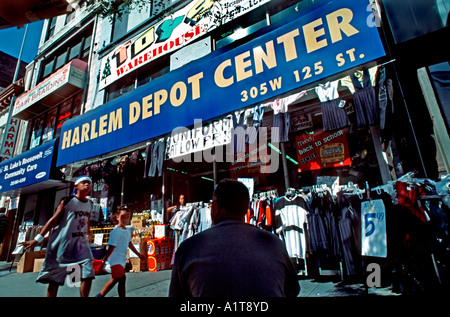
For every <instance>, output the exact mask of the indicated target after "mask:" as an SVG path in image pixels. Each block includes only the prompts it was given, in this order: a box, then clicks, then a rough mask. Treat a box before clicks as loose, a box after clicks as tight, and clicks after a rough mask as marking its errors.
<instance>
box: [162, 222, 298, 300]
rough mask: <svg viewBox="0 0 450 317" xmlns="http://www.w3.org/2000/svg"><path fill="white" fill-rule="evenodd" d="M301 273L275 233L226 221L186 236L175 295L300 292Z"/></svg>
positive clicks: (172, 293) (174, 274)
mask: <svg viewBox="0 0 450 317" xmlns="http://www.w3.org/2000/svg"><path fill="white" fill-rule="evenodd" d="M299 290H300V287H299V284H298V281H297V275H296V273H295V270H294V267H293V264H292V262H291V261H290V259H289V257H288V255H287V252H286V249H285V246H284V244H283V243H282V241H281V240H280V239H278V238H277V237H276V236H275V235H273V234H271V233H268V232H265V231H263V230H261V229H259V228H256V227H254V226H251V225H248V224H246V223H244V222H242V221H238V220H225V221H222V222H220V223H219V224H218V225H216V226H214V227H212V228H211V229H208V230H206V231H204V232H202V233H200V234H198V235H196V236H193V237H191V238H189V239H187V240H185V241H184V242H183V243H182V244H181V245H180V247H179V248H178V250H177V253H176V257H175V265H174V267H173V271H172V281H171V286H170V292H169V295H170V296H185V297H187V296H194V297H280V296H297V294H298V292H299Z"/></svg>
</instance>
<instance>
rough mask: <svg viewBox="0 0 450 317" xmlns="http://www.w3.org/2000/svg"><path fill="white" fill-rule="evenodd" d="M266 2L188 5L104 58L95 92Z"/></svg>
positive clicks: (219, 0) (202, 0) (209, 0)
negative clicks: (97, 87)
mask: <svg viewBox="0 0 450 317" xmlns="http://www.w3.org/2000/svg"><path fill="white" fill-rule="evenodd" d="M269 1H270V0H241V1H236V0H198V1H191V2H190V3H189V4H188V5H186V6H185V7H184V8H183V9H181V10H178V11H177V12H175V13H174V14H173V15H170V16H169V17H167V18H165V19H164V20H162V21H160V22H158V23H156V24H155V25H152V26H151V27H150V28H148V29H146V30H145V31H144V32H142V33H140V34H139V35H137V36H136V37H134V38H132V39H131V40H129V41H127V42H125V43H122V44H121V45H119V47H118V48H117V49H115V50H114V51H113V52H111V53H110V54H108V55H107V56H106V57H104V58H103V60H102V67H101V70H102V77H101V81H100V86H99V89H103V88H104V87H106V86H107V85H109V84H111V83H112V82H114V81H116V80H117V79H119V78H121V77H123V76H125V75H127V74H129V73H130V72H131V71H133V70H135V69H137V68H139V67H141V66H143V65H145V64H147V63H149V62H151V61H153V60H155V59H157V58H158V57H161V56H163V55H165V54H167V53H169V52H172V51H174V50H176V49H179V48H181V47H182V46H184V45H186V44H188V43H190V42H192V41H194V40H195V39H197V38H198V37H199V36H201V35H203V34H205V33H206V32H208V31H210V30H212V29H215V28H216V27H217V26H220V25H222V24H224V23H227V22H229V21H231V20H232V19H235V18H237V17H239V16H241V15H243V14H245V13H247V12H248V11H250V10H253V9H255V8H257V7H259V6H261V5H263V4H265V3H267V2H269Z"/></svg>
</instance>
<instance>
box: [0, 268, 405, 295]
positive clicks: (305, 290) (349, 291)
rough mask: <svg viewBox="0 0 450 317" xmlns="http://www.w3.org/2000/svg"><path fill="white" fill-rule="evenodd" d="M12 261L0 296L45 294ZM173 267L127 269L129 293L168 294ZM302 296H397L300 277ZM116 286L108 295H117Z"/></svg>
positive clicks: (1, 274)
mask: <svg viewBox="0 0 450 317" xmlns="http://www.w3.org/2000/svg"><path fill="white" fill-rule="evenodd" d="M10 266H11V264H10V263H6V262H0V297H45V295H46V290H47V286H46V285H44V284H40V283H36V277H37V275H38V273H32V272H29V273H21V274H19V273H16V264H14V266H13V269H12V270H11V272H9V268H10ZM171 272H172V271H171V270H165V271H159V272H137V273H132V272H128V273H127V282H126V290H127V297H167V295H168V292H169V285H170V278H171ZM110 278H111V276H110V275H109V274H104V275H97V276H96V278H95V280H94V281H93V283H92V288H91V293H90V296H91V297H93V296H95V295H96V294H98V293H99V292H100V290H101V289H102V288H103V286H104V285H105V283H106V282H107V281H108V280H109V279H110ZM299 283H300V288H301V291H300V294H299V297H343V296H365V295H376V296H396V295H398V294H396V293H393V292H392V291H391V290H390V288H389V287H384V288H368V289H367V288H365V287H364V285H363V284H345V283H342V282H340V281H332V280H321V281H316V280H311V279H300V280H299ZM58 296H59V297H79V288H77V287H69V286H67V285H64V286H61V287H60V288H59V292H58ZM117 296H118V295H117V286H116V287H114V288H113V289H112V290H111V291H110V292H109V293H108V294H107V296H106V297H117Z"/></svg>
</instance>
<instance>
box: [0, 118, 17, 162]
mask: <svg viewBox="0 0 450 317" xmlns="http://www.w3.org/2000/svg"><path fill="white" fill-rule="evenodd" d="M19 125H20V120H19V119H17V118H11V119H10V121H9V124H7V125H6V128H5V133H6V138H5V143H3V144H2V145H1V146H0V147H1V153H0V162H1V161H6V160H7V159H10V158H11V157H12V156H13V152H14V147H15V146H16V140H17V134H18V132H19Z"/></svg>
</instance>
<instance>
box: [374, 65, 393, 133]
mask: <svg viewBox="0 0 450 317" xmlns="http://www.w3.org/2000/svg"><path fill="white" fill-rule="evenodd" d="M377 87H378V100H377V101H378V108H379V111H380V130H381V136H382V138H383V139H384V140H390V139H392V127H391V124H392V120H393V115H394V103H393V101H394V88H393V84H392V79H386V69H385V68H384V66H382V67H380V69H379V72H378V86H377Z"/></svg>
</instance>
